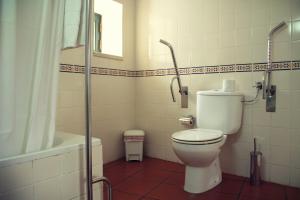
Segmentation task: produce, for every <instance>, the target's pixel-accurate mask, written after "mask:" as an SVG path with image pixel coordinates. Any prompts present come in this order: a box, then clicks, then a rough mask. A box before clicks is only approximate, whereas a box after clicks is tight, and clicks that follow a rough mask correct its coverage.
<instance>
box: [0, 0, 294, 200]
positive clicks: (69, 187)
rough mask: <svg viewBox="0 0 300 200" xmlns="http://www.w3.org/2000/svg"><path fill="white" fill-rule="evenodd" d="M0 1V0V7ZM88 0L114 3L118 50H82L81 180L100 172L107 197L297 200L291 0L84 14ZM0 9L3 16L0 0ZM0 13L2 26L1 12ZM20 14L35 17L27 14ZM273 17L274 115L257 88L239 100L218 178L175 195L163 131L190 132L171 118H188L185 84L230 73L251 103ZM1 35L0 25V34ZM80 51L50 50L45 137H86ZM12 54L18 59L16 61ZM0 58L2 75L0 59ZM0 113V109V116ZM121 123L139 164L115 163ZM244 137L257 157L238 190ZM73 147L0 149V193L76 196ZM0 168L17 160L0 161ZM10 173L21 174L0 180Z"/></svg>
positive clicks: (149, 5) (139, 4)
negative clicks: (132, 138)
mask: <svg viewBox="0 0 300 200" xmlns="http://www.w3.org/2000/svg"><path fill="white" fill-rule="evenodd" d="M5 1H8V0H0V2H1V4H2V2H5ZM12 1H13V0H12ZM14 1H16V2H18V1H20V0H14ZM27 1H28V2H29V3H28V5H31V7H30V6H28V7H27V9H34V6H32V3H34V2H35V1H36V0H24V1H21V2H22V3H21V6H24V7H26V5H27V4H26V2H27ZM43 1H45V2H48V1H46V0H43ZM97 1H98V2H101V1H102V2H105V1H109V2H110V1H112V2H115V3H117V6H118V9H112V10H110V11H111V12H113V11H114V12H115V11H116V10H119V11H120V12H121V15H120V16H121V18H120V20H121V21H119V22H121V24H119V28H120V30H119V33H120V35H121V39H120V40H118V41H121V42H120V43H119V44H121V46H120V48H119V51H118V52H117V53H116V54H115V55H111V53H99V52H94V53H93V56H92V60H91V66H92V69H91V71H92V75H91V85H90V86H91V119H90V125H91V127H90V128H91V133H92V136H93V138H94V140H93V146H94V147H95V148H93V159H92V160H93V175H95V176H102V175H104V176H105V177H107V178H108V180H109V181H110V182H111V183H112V194H113V195H112V196H113V199H116V200H117V199H120V200H126V199H130V200H131V199H132V200H134V199H148V200H165V199H166V200H171V199H176V200H177V199H178V200H185V199H222V200H223V199H224V200H226V199H244V200H250V199H253V200H259V199H272V200H273V199H289V200H290V199H300V189H299V188H300V157H299V154H300V146H299V142H300V120H299V119H300V106H299V103H298V102H300V70H299V69H300V1H299V0H226V1H225V0H189V1H184V0H172V1H171V0H160V1H159V0H94V6H95V9H96V5H97ZM55 2H59V1H58V0H56V1H55ZM49 4H51V3H49ZM2 8H3V7H2ZM108 10H109V9H108ZM0 11H1V12H2V13H3V14H4V12H3V10H2V9H1V6H0ZM53 12H54V11H53ZM119 14H120V13H119ZM24 15H25V14H24ZM0 16H1V18H0V22H4V21H5V20H2V19H3V16H4V15H2V14H1V13H0ZM116 16H117V14H115V13H113V18H114V20H115V19H116V18H117V17H116ZM30 17H31V18H32V19H35V20H36V18H35V16H34V15H30V14H29V18H30ZM110 20H112V19H110ZM114 20H112V21H114ZM116 21H117V20H116ZM282 21H284V22H286V24H287V26H286V27H285V28H283V29H280V30H279V31H277V32H276V33H274V35H273V36H274V37H273V38H272V39H273V41H272V42H273V43H272V47H273V51H272V62H273V70H272V80H271V81H272V84H273V85H276V89H277V90H276V111H275V112H267V111H266V100H265V99H263V98H262V90H260V91H259V93H258V97H257V99H256V100H255V101H254V102H244V103H243V104H242V107H243V108H242V110H243V113H242V116H241V127H240V128H239V130H238V132H237V133H236V134H234V135H230V136H228V137H227V139H226V142H225V144H224V145H223V146H222V147H221V151H220V154H219V159H220V166H221V170H222V172H223V175H222V178H223V180H222V182H221V183H220V184H219V185H218V186H216V187H215V188H212V189H211V190H209V191H207V192H204V193H201V194H191V193H189V192H186V191H184V173H185V167H184V165H183V163H182V161H181V160H180V159H179V158H178V157H177V156H176V154H175V152H174V150H173V146H172V139H171V137H172V134H174V133H175V132H178V131H182V130H186V129H191V127H187V126H185V125H182V124H181V122H180V121H179V120H178V119H179V118H182V117H186V116H190V115H191V116H193V117H196V115H197V113H196V109H197V95H196V93H197V91H203V90H215V89H221V88H222V85H223V80H234V81H235V90H236V92H239V93H241V94H243V95H244V100H252V99H253V98H255V96H256V93H257V89H256V88H255V85H256V83H257V82H261V81H262V78H263V75H264V72H265V69H266V68H267V61H268V56H267V55H268V34H269V32H270V31H271V30H272V28H274V27H275V26H277V25H278V24H279V23H281V22H282ZM29 23H30V22H29ZM103 23H104V22H103ZM1 24H5V23H0V26H2V25H1ZM104 25H105V24H103V26H104ZM109 25H111V24H109ZM22 28H24V27H22ZM3 30H4V29H2V27H1V28H0V31H1V32H0V33H2V31H3ZM103 31H105V28H103ZM1 35H2V34H0V39H1V40H0V41H1V43H0V48H1V51H0V55H1V57H0V60H2V61H3V58H2V55H5V54H4V53H5V52H4V51H3V49H4V48H3V43H2V42H3V41H4V40H2V36H1ZM24 37H26V38H29V37H30V36H29V35H28V34H25V35H24ZM104 39H105V37H104V35H103V40H104ZM160 39H163V40H166V41H168V42H169V43H170V44H171V45H172V46H173V49H174V53H175V56H176V60H177V65H178V68H179V72H180V78H181V82H182V86H187V87H188V106H187V108H182V107H181V96H180V94H179V93H178V84H177V81H174V83H173V85H174V94H175V98H176V102H173V101H172V96H171V92H170V82H171V80H172V78H173V77H174V75H175V71H174V63H173V60H172V56H171V54H170V49H169V48H168V47H166V46H165V45H163V44H161V43H160V42H159V41H160ZM115 41H117V40H115ZM18 42H21V41H19V40H18ZM25 42H26V41H24V44H26V45H28V44H27V43H25ZM103 42H104V41H103ZM111 42H113V41H111ZM20 44H22V43H20ZM103 45H104V43H103ZM26 49H27V47H26V46H25V47H22V48H21V51H23V52H25V51H26ZM8 50H9V51H10V49H8ZM103 50H104V47H103ZM9 51H8V52H9ZM108 54H109V55H108ZM85 55H86V54H85V46H81V47H76V48H66V49H64V50H60V51H59V54H58V55H53V56H57V57H58V58H57V59H58V62H57V63H58V66H57V70H59V72H58V83H57V84H58V85H57V90H56V97H57V98H56V99H57V101H56V108H55V112H54V113H56V117H55V130H56V132H57V133H56V134H57V135H58V136H59V134H61V136H59V137H60V138H64V137H65V138H68V135H65V134H64V133H68V134H73V135H74V134H75V135H76V136H78V141H79V140H80V144H82V145H83V144H84V136H85V135H86V115H85V114H86V113H85V112H86V104H85V98H86V96H85V95H86V93H85V92H86V91H85V78H86V76H85V74H84V66H85V65H86V63H85V62H86V61H85ZM21 59H22V61H20V62H23V61H24V60H25V58H24V56H23V57H22V58H21ZM0 64H1V72H2V68H3V66H4V64H6V63H5V62H1V61H0ZM22 73H25V72H22ZM0 77H1V79H2V78H3V76H1V75H0ZM0 81H1V83H2V80H0ZM0 88H1V90H2V88H3V87H2V86H0ZM1 93H2V92H1ZM2 97H3V96H2V94H1V99H2ZM0 106H2V103H1V102H0ZM0 108H1V109H2V107H0ZM1 112H2V110H1ZM2 113H3V112H2ZM4 115H5V114H4ZM4 115H2V114H1V115H0V116H1V121H2V119H3V118H2V117H4ZM2 124H3V122H1V123H0V125H1V127H2ZM1 127H0V128H1ZM131 129H140V130H144V131H145V140H144V144H143V145H144V160H143V161H142V162H140V163H139V162H126V161H125V159H124V157H125V147H124V140H123V133H124V131H126V130H131ZM254 138H256V143H257V149H258V151H260V152H262V161H261V168H260V172H261V178H262V180H263V183H262V184H261V185H259V186H252V185H250V184H249V179H248V178H249V176H250V152H251V151H253V139H254ZM1 140H2V137H1ZM74 141H75V139H74ZM76 141H77V139H76ZM54 143H55V142H54ZM58 143H64V142H59V141H58ZM0 144H1V146H2V145H3V144H4V143H3V141H0ZM0 148H1V147H0ZM78 148H79V147H78ZM80 148H81V149H79V150H78V149H75V147H73V146H72V147H68V149H67V150H63V151H62V153H58V150H55V152H53V153H49V152H48V151H46V150H43V151H45V152H44V153H42V154H43V155H42V156H43V157H45V158H43V159H44V160H42V161H41V158H42V157H41V155H35V154H34V155H33V153H30V156H31V158H27V157H28V156H27V157H26V156H25V157H22V156H16V155H14V156H12V157H14V158H13V160H12V159H10V158H7V157H5V156H4V157H2V153H3V151H5V148H4V149H2V148H1V152H2V153H1V157H0V188H1V189H0V199H1V200H2V199H14V200H15V199H17V200H18V199H30V200H31V199H35V200H39V199H52V200H53V199H62V200H64V199H84V198H85V189H84V185H83V183H84V180H85V175H84V174H85V169H86V167H85V162H84V160H85V159H84V158H83V157H84V156H83V151H82V149H83V147H82V146H81V147H80ZM53 151H54V150H53ZM4 154H5V153H4ZM50 154H51V155H50ZM48 158H49V159H48ZM23 161H24V162H25V161H26V162H27V163H25V164H23ZM39 161H41V162H39ZM10 163H14V164H17V165H15V166H13V167H10V166H12V165H11V164H10ZM18 166H19V167H18ZM12 168H13V169H12ZM20 168H21V169H20ZM11 171H12V172H11ZM10 173H15V176H16V178H15V179H17V180H18V181H19V179H22V180H24V181H21V182H18V183H16V184H15V183H12V184H8V185H7V182H10V181H6V180H10V179H11V178H10V177H9V176H7V174H10ZM3 180H4V181H3ZM25 180H27V181H25ZM12 182H14V181H12ZM6 187H9V190H7V189H6ZM99 188H100V187H99V185H96V184H95V185H94V195H93V196H94V198H93V199H108V198H107V197H106V195H104V197H103V198H102V197H101V196H102V189H99ZM106 189H107V188H106V187H104V188H103V191H104V192H103V193H105V191H106ZM57 190H59V191H60V192H55V191H57ZM15 194H17V195H15ZM20 196H21V197H22V198H20ZM86 199H88V198H86ZM89 199H90V198H89Z"/></svg>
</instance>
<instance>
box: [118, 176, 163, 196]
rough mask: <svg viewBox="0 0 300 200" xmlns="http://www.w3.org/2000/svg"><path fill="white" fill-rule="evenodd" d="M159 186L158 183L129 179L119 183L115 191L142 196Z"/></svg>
mask: <svg viewBox="0 0 300 200" xmlns="http://www.w3.org/2000/svg"><path fill="white" fill-rule="evenodd" d="M159 184H160V182H158V181H145V180H142V179H136V178H129V179H127V180H125V181H124V182H122V183H120V184H119V185H118V186H117V187H116V189H117V190H119V191H123V192H128V193H131V194H138V195H144V194H147V193H148V192H150V191H151V190H152V189H154V188H155V187H156V186H158V185H159Z"/></svg>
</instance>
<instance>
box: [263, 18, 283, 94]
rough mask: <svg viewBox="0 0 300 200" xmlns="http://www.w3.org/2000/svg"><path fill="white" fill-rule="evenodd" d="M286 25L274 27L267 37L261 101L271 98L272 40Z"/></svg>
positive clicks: (281, 24)
mask: <svg viewBox="0 0 300 200" xmlns="http://www.w3.org/2000/svg"><path fill="white" fill-rule="evenodd" d="M286 26H287V24H286V23H285V22H284V21H283V22H281V23H280V24H278V25H277V26H275V27H274V28H273V29H272V30H271V31H270V33H269V35H268V54H267V56H268V63H267V69H266V70H265V72H264V78H263V99H266V97H269V96H271V73H272V38H273V35H274V33H275V32H276V31H278V30H280V29H281V28H284V27H286Z"/></svg>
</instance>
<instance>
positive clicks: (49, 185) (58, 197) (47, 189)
mask: <svg viewBox="0 0 300 200" xmlns="http://www.w3.org/2000/svg"><path fill="white" fill-rule="evenodd" d="M93 153H94V156H93V171H94V172H95V176H100V177H101V176H102V165H103V164H102V158H101V154H102V147H101V145H100V144H97V145H94V146H93ZM84 162H85V161H84V152H83V150H82V149H75V150H71V151H67V152H63V153H58V154H57V155H53V156H49V157H45V158H40V159H36V160H31V161H26V162H21V163H17V164H13V165H8V166H6V167H0V199H3V200H6V199H7V200H17V199H23V200H41V199H43V200H54V199H55V200H71V199H72V200H75V199H76V200H79V199H84V193H85V188H86V186H85V184H84V183H85V170H84V167H83V165H82V163H84ZM100 172H101V173H100ZM93 190H94V198H95V199H102V197H101V196H100V186H99V184H95V185H94V189H93Z"/></svg>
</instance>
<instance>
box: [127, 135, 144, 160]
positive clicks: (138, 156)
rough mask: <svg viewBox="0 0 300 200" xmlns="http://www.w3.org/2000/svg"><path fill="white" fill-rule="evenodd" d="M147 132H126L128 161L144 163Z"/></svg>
mask: <svg viewBox="0 0 300 200" xmlns="http://www.w3.org/2000/svg"><path fill="white" fill-rule="evenodd" d="M144 138H145V132H144V131H143V130H127V131H125V132H124V142H125V152H126V161H130V160H139V161H143V143H144Z"/></svg>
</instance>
